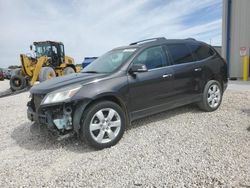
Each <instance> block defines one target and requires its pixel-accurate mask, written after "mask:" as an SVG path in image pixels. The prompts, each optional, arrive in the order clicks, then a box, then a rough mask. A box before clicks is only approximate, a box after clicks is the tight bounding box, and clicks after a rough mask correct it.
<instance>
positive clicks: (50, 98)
mask: <svg viewBox="0 0 250 188" xmlns="http://www.w3.org/2000/svg"><path fill="white" fill-rule="evenodd" d="M81 87H82V86H79V85H78V86H75V87H68V88H63V89H59V90H56V91H53V92H51V93H48V94H47V95H46V96H45V98H44V99H43V101H42V104H49V103H57V102H62V101H65V100H67V99H70V98H71V97H73V96H74V95H75V94H76V93H77V92H78V91H79V89H81Z"/></svg>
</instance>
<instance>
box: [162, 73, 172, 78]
mask: <svg viewBox="0 0 250 188" xmlns="http://www.w3.org/2000/svg"><path fill="white" fill-rule="evenodd" d="M172 76H173V75H172V74H163V76H162V78H170V77H172Z"/></svg>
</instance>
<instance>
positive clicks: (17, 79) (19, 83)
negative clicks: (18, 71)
mask: <svg viewBox="0 0 250 188" xmlns="http://www.w3.org/2000/svg"><path fill="white" fill-rule="evenodd" d="M26 86H27V81H26V79H25V77H23V76H22V75H13V76H12V77H11V78H10V89H11V90H12V91H18V90H21V89H24V88H25V87H26Z"/></svg>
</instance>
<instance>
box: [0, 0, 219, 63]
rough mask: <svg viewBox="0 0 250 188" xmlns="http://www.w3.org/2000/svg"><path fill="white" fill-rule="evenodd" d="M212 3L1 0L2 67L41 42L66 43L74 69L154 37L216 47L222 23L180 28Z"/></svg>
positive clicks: (182, 0)
mask: <svg viewBox="0 0 250 188" xmlns="http://www.w3.org/2000/svg"><path fill="white" fill-rule="evenodd" d="M155 2H156V1H155ZM149 3H150V6H149ZM215 3H216V1H211V0H203V1H200V0H178V1H176V0H175V1H173V0H171V1H161V2H159V4H158V5H157V4H152V1H149V0H148V1H146V0H140V1H132V0H110V1H100V0H96V1H90V0H89V1H80V0H72V1H66V0H65V1H63V0H62V1H59V0H58V1H50V0H43V1H33V0H26V1H20V0H9V1H6V0H0V25H1V30H0V67H2V66H8V65H11V64H20V62H19V54H20V53H28V52H29V48H28V47H29V44H31V43H32V42H33V41H39V40H56V41H62V42H64V44H65V49H66V53H67V55H70V56H72V57H74V58H75V60H76V62H77V63H81V62H82V60H83V59H84V57H85V56H99V55H101V54H103V53H104V52H106V51H107V50H110V49H112V48H114V47H117V46H120V45H126V44H129V43H130V42H133V41H137V40H140V39H145V38H151V37H157V36H164V37H166V38H187V37H194V38H197V39H199V40H204V41H206V42H209V41H210V40H212V44H215V45H220V44H221V39H220V38H221V18H218V19H217V20H211V21H208V22H204V23H202V24H200V25H194V26H189V27H187V26H185V24H183V18H185V16H187V15H189V14H191V13H195V12H196V11H198V10H200V9H202V8H206V7H208V6H211V5H213V4H215ZM147 5H148V6H147ZM150 7H152V8H150ZM220 8H221V7H220Z"/></svg>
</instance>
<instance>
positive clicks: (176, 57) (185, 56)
mask: <svg viewBox="0 0 250 188" xmlns="http://www.w3.org/2000/svg"><path fill="white" fill-rule="evenodd" d="M167 49H168V52H169V53H168V54H169V55H170V57H171V58H172V60H173V63H174V64H182V63H188V62H192V61H194V59H193V56H192V53H191V51H190V49H189V48H188V47H187V46H186V45H185V44H168V45H167Z"/></svg>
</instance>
